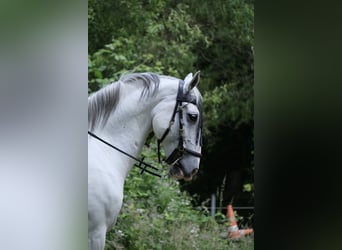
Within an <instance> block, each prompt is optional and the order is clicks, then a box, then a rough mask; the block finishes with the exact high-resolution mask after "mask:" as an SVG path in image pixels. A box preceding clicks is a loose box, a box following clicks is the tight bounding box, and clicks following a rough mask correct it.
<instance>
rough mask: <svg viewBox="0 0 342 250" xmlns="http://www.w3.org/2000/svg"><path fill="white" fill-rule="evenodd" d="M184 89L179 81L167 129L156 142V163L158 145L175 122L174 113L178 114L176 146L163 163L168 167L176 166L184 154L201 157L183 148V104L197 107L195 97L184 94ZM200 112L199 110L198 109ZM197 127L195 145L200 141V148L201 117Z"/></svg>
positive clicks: (181, 81)
mask: <svg viewBox="0 0 342 250" xmlns="http://www.w3.org/2000/svg"><path fill="white" fill-rule="evenodd" d="M183 87H184V81H183V80H180V81H179V84H178V93H177V99H176V105H175V107H174V109H173V113H172V116H171V119H170V122H169V127H168V128H167V129H166V130H165V131H164V134H163V135H162V137H161V138H160V139H158V140H157V150H158V161H159V162H161V160H160V144H161V143H162V142H163V141H164V140H165V138H166V136H167V135H168V134H169V132H170V130H171V127H172V125H173V124H174V122H175V117H176V113H178V118H179V119H178V120H179V138H178V146H177V147H176V148H175V149H174V150H173V152H172V153H171V154H170V155H169V157H167V158H166V159H164V162H166V163H167V164H169V165H174V164H176V163H177V162H178V161H179V160H180V159H181V158H182V157H183V156H184V154H190V155H192V156H195V157H198V158H201V157H202V155H201V153H199V152H196V151H193V150H191V149H188V148H186V147H185V146H184V129H183V127H184V120H183V107H182V104H183V102H185V103H192V104H194V105H196V106H197V103H196V96H194V95H191V94H190V93H184V91H183ZM198 108H199V110H200V111H201V108H200V107H198ZM199 119H200V121H199V126H198V129H197V136H196V144H198V140H200V145H201V146H202V136H201V133H202V116H201V115H200V116H199Z"/></svg>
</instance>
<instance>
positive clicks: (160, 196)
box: [106, 144, 253, 250]
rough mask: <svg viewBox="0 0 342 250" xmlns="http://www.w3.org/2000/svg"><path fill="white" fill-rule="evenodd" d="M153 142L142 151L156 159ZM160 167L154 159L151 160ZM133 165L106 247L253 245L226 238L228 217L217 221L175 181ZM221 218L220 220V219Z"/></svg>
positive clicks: (208, 247) (250, 247)
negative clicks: (122, 201)
mask: <svg viewBox="0 0 342 250" xmlns="http://www.w3.org/2000/svg"><path fill="white" fill-rule="evenodd" d="M155 152H156V151H155V144H150V146H149V147H146V148H145V149H144V151H143V154H144V155H145V156H146V159H150V160H151V159H156V158H157V156H156V153H155ZM150 163H152V164H154V165H157V166H159V167H162V166H161V165H159V164H157V163H156V162H150ZM139 171H140V170H139V169H137V168H134V169H133V170H132V171H131V172H130V174H129V176H128V178H127V180H126V184H125V192H124V194H125V195H124V203H123V207H122V210H121V213H120V216H119V218H118V221H117V224H116V226H115V227H114V229H112V230H111V231H110V232H109V233H108V234H107V241H106V249H107V250H112V249H132V250H141V249H163V250H164V249H165V250H168V249H169V250H174V249H177V250H178V249H179V250H181V249H184V250H185V249H186V250H188V249H227V246H228V245H229V246H231V248H232V249H253V240H252V238H250V237H249V238H246V240H244V241H242V242H229V241H228V240H227V238H223V237H222V236H220V235H222V234H224V233H226V232H227V220H226V219H225V216H223V215H222V214H221V216H220V218H221V221H222V222H223V223H221V224H219V223H217V222H216V221H215V220H214V219H212V218H211V217H210V216H208V211H206V208H205V207H197V208H193V207H192V206H191V197H190V196H189V195H188V194H187V193H185V192H181V191H180V188H179V184H178V181H176V180H173V179H171V178H169V177H168V176H167V170H166V169H164V170H162V173H163V177H162V178H160V179H159V178H156V177H154V176H152V175H149V174H143V175H140V174H139ZM222 219H223V220H222Z"/></svg>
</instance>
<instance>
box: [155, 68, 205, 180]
mask: <svg viewBox="0 0 342 250" xmlns="http://www.w3.org/2000/svg"><path fill="white" fill-rule="evenodd" d="M199 79H200V73H199V72H197V73H196V74H195V75H193V74H192V73H190V74H188V75H187V76H186V77H185V79H184V81H183V80H180V81H179V82H178V88H177V90H176V91H175V93H173V94H172V95H168V96H166V97H164V98H163V99H162V101H160V103H158V105H157V106H156V108H155V109H154V114H153V120H152V125H153V130H154V133H155V135H156V136H157V138H158V153H159V145H160V144H161V143H163V147H164V150H165V155H166V158H165V159H164V161H165V162H166V163H167V164H168V165H169V166H170V175H171V176H173V177H175V178H177V179H185V180H187V181H188V180H191V179H192V177H193V176H194V175H195V174H196V173H197V172H198V169H199V164H200V157H201V146H202V135H201V133H202V115H201V109H202V97H201V94H200V92H199V90H198V89H197V85H198V83H199Z"/></svg>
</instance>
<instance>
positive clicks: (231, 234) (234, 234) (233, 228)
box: [227, 204, 240, 239]
mask: <svg viewBox="0 0 342 250" xmlns="http://www.w3.org/2000/svg"><path fill="white" fill-rule="evenodd" d="M227 217H228V221H229V227H228V238H230V239H236V238H240V233H239V228H238V225H237V222H236V219H235V215H234V210H233V206H232V204H229V205H228V206H227Z"/></svg>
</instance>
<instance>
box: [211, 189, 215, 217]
mask: <svg viewBox="0 0 342 250" xmlns="http://www.w3.org/2000/svg"><path fill="white" fill-rule="evenodd" d="M215 213H216V196H215V194H211V217H213V218H215Z"/></svg>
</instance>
